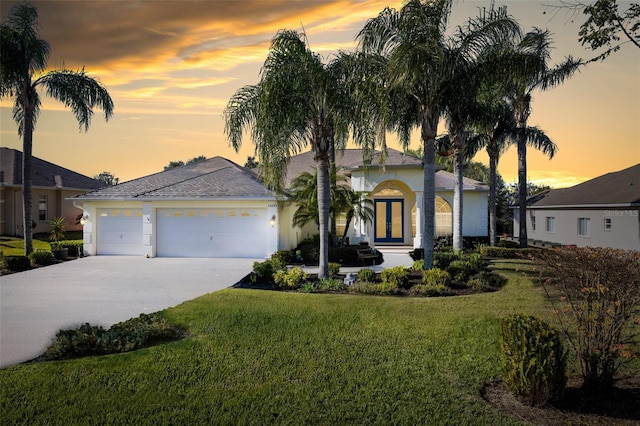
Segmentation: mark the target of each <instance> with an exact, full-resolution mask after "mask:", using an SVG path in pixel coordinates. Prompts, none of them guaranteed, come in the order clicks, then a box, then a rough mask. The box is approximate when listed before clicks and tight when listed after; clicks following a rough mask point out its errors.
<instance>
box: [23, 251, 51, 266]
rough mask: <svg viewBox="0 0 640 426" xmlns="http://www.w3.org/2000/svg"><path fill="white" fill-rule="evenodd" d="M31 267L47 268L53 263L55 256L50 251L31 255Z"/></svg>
mask: <svg viewBox="0 0 640 426" xmlns="http://www.w3.org/2000/svg"><path fill="white" fill-rule="evenodd" d="M29 260H30V261H31V266H36V265H40V266H47V265H51V264H52V263H53V254H51V252H50V251H34V252H32V253H31V254H30V255H29Z"/></svg>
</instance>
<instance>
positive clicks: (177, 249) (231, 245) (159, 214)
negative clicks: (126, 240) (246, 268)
mask: <svg viewBox="0 0 640 426" xmlns="http://www.w3.org/2000/svg"><path fill="white" fill-rule="evenodd" d="M266 216H267V210H266V209H237V208H226V209H222V208H220V209H158V210H157V211H156V233H157V234H156V235H157V236H156V244H157V247H156V253H157V255H158V256H166V257H249V258H264V257H265V256H266V254H267V247H268V230H269V220H268V219H267V217H266Z"/></svg>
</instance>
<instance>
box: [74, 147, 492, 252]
mask: <svg viewBox="0 0 640 426" xmlns="http://www.w3.org/2000/svg"><path fill="white" fill-rule="evenodd" d="M378 162H379V161H378V157H377V155H376V156H375V157H374V159H373V161H372V162H371V165H369V166H368V167H366V168H365V167H363V164H362V163H363V161H362V151H361V150H357V149H356V150H345V151H344V152H343V153H340V154H338V158H337V159H336V163H337V164H338V166H340V167H342V168H343V169H342V171H343V172H344V173H346V174H347V175H348V176H350V177H351V185H352V187H353V188H354V189H356V190H358V191H363V192H365V194H366V196H368V197H369V198H371V199H372V200H373V201H374V205H375V208H376V218H375V221H374V223H373V224H365V223H359V222H357V221H355V223H353V224H352V227H351V228H350V230H349V232H348V235H349V238H350V240H351V242H352V243H357V242H360V241H368V242H369V243H370V244H372V245H375V244H399V245H410V246H413V247H421V240H420V227H421V225H420V223H421V222H420V218H421V211H422V208H421V206H422V164H421V161H420V160H419V159H416V158H414V157H410V156H405V155H403V154H402V153H400V152H399V151H395V150H389V156H388V158H387V160H386V162H385V165H384V166H380V165H378V164H377V163H378ZM314 167H315V163H314V161H313V154H312V153H310V152H308V153H304V154H300V155H297V156H295V157H293V158H292V159H291V161H290V163H289V166H288V169H287V170H288V172H287V184H289V183H290V182H291V180H293V179H294V178H295V177H297V176H298V175H299V174H300V173H302V172H303V171H309V172H311V173H313V171H314ZM464 184H465V192H464V203H465V204H464V234H465V235H467V236H486V235H487V194H488V188H487V187H486V185H484V184H481V183H480V182H476V181H473V180H468V179H465V182H464ZM436 190H437V194H438V197H437V200H436V209H437V213H436V222H437V231H436V232H437V234H438V235H451V232H452V225H451V224H452V209H451V203H452V199H453V175H451V174H450V173H447V172H444V171H439V172H437V174H436ZM72 200H73V201H74V203H75V204H76V205H77V206H79V207H82V209H83V210H84V215H85V226H84V240H85V247H84V248H85V251H86V252H87V254H117V255H141V256H149V257H155V256H171V257H173V256H183V257H249V258H264V257H268V256H269V255H270V254H271V253H273V252H275V251H277V250H284V249H291V248H293V247H295V246H296V245H297V244H298V242H300V241H301V240H302V239H304V238H306V237H307V236H311V235H313V234H316V233H317V232H318V231H317V228H316V227H315V225H313V226H311V225H310V226H307V227H305V228H304V229H300V228H296V227H293V226H292V225H291V223H292V218H293V214H294V212H295V209H296V206H295V205H294V203H293V202H292V201H291V200H290V199H288V198H287V197H286V195H278V194H276V193H274V192H273V191H271V190H269V189H268V188H266V187H265V186H264V185H263V184H262V183H261V182H260V181H259V179H258V178H257V176H256V174H255V173H254V172H253V171H251V170H248V169H245V168H244V167H241V166H239V165H237V164H235V163H234V162H232V161H229V160H227V159H225V158H222V157H214V158H210V159H208V160H205V161H202V162H199V163H196V164H189V165H186V166H182V167H177V168H174V169H171V170H167V171H163V172H160V173H156V174H153V175H150V176H146V177H142V178H139V179H135V180H132V181H129V182H124V183H122V184H119V185H116V186H113V187H108V188H104V189H101V190H98V191H94V192H90V193H87V194H82V195H78V196H75V197H72ZM338 225H340V223H338ZM339 229H340V228H339ZM342 230H344V222H342Z"/></svg>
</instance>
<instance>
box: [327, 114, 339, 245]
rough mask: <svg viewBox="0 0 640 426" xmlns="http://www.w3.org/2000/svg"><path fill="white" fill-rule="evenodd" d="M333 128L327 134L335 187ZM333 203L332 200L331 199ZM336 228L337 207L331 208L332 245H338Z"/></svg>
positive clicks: (330, 173) (333, 186)
mask: <svg viewBox="0 0 640 426" xmlns="http://www.w3.org/2000/svg"><path fill="white" fill-rule="evenodd" d="M328 127H329V128H330V129H331V134H330V135H327V137H328V138H329V179H330V184H331V188H332V189H334V188H335V186H336V146H335V140H334V138H333V126H331V125H330V126H328ZM329 203H331V200H329ZM337 232H338V231H337V229H336V211H335V209H333V210H331V238H332V240H333V241H332V245H333V246H336V245H338V235H337Z"/></svg>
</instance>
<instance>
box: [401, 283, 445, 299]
mask: <svg viewBox="0 0 640 426" xmlns="http://www.w3.org/2000/svg"><path fill="white" fill-rule="evenodd" d="M448 293H449V289H448V287H446V288H440V289H436V288H434V287H432V286H428V285H426V284H416V285H414V286H412V287H411V288H410V289H409V295H411V296H430V297H433V296H444V295H446V294H448Z"/></svg>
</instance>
